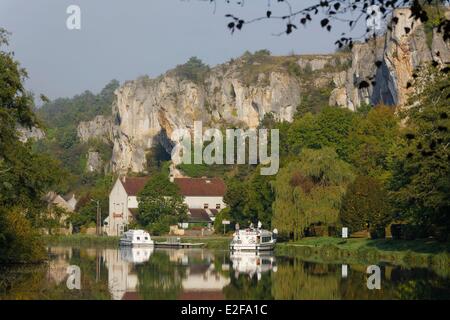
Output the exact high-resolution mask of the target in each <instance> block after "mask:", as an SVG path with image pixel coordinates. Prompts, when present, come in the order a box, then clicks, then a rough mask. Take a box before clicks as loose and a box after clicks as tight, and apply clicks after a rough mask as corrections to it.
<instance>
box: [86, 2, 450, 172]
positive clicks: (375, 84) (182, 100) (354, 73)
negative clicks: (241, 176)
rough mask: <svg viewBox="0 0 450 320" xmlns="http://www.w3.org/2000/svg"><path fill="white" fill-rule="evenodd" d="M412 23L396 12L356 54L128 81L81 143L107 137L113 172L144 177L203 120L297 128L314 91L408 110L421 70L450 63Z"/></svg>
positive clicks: (445, 47) (344, 102)
mask: <svg viewBox="0 0 450 320" xmlns="http://www.w3.org/2000/svg"><path fill="white" fill-rule="evenodd" d="M410 16H411V14H410V11H409V10H408V9H399V10H396V11H395V13H394V17H396V18H397V19H396V20H398V21H397V23H395V24H392V25H391V29H390V30H389V31H388V32H387V34H385V35H384V36H382V37H378V38H377V39H376V40H374V41H370V42H368V43H359V44H358V43H357V44H355V45H354V46H353V48H352V52H351V55H350V54H347V53H345V52H344V53H336V54H330V55H308V56H297V57H296V56H290V57H278V58H273V59H266V60H262V61H265V62H261V61H259V60H257V61H256V60H251V59H250V58H244V56H243V57H242V58H239V59H236V60H233V61H230V62H228V63H225V64H222V65H218V66H216V67H214V68H212V69H210V70H209V71H208V72H207V73H206V74H205V75H204V77H202V79H201V81H198V79H196V80H195V81H194V80H193V79H194V78H193V79H190V78H189V77H186V76H179V75H177V73H176V72H173V70H172V71H168V72H167V73H166V74H164V75H161V76H159V77H157V78H155V79H150V78H148V77H141V78H138V79H136V80H134V81H128V82H126V83H124V84H123V85H122V86H121V87H120V88H118V89H117V90H116V91H115V94H116V100H115V102H114V104H113V106H112V118H111V119H110V118H105V117H101V116H100V117H97V118H95V119H94V120H93V121H90V122H83V123H81V124H80V126H79V127H78V135H79V137H80V139H81V140H82V141H87V140H89V139H90V138H92V137H100V138H101V139H104V140H105V141H108V142H110V143H111V144H113V151H112V159H111V163H110V165H111V169H112V171H114V172H127V171H132V172H143V171H145V168H146V162H147V159H146V156H147V154H148V152H149V151H150V150H151V148H152V147H153V146H155V145H156V144H161V145H162V146H163V147H164V148H165V150H166V151H167V152H170V151H171V149H172V147H173V142H172V141H171V140H170V137H171V135H172V133H173V132H174V130H176V129H188V130H192V129H193V126H194V122H195V121H202V124H203V128H204V129H206V128H224V127H226V128H229V127H240V128H255V127H257V126H258V125H259V123H260V121H261V120H262V119H263V118H264V116H265V115H267V114H269V113H271V114H273V116H274V118H275V119H277V120H283V121H292V120H293V117H294V114H295V112H296V108H297V106H298V105H299V103H300V102H301V101H302V98H303V97H304V96H305V95H306V93H307V90H312V89H320V88H324V89H326V90H324V91H326V92H327V90H329V91H330V92H331V94H330V99H329V104H330V105H332V106H336V107H345V108H349V109H351V110H356V109H357V108H358V107H359V106H360V105H362V104H364V103H366V104H379V103H383V104H387V105H400V106H401V105H403V104H405V102H406V98H407V95H408V94H409V90H410V89H409V88H408V82H409V81H411V78H412V74H413V72H414V69H415V68H416V67H417V66H419V65H422V64H424V63H426V62H429V61H431V60H432V58H433V56H434V57H437V56H438V57H439V58H440V59H441V60H442V61H448V60H450V53H449V44H448V43H444V41H443V40H442V39H441V38H439V37H440V36H439V35H438V34H435V35H434V36H433V44H432V47H431V48H429V46H428V44H427V36H426V34H425V29H424V26H423V25H421V23H420V22H418V21H413V20H412V19H411V17H410ZM438 52H439V54H438ZM245 59H247V60H245ZM264 63H266V64H265V65H264ZM302 82H304V83H302Z"/></svg>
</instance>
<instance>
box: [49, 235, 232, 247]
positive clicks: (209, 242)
mask: <svg viewBox="0 0 450 320" xmlns="http://www.w3.org/2000/svg"><path fill="white" fill-rule="evenodd" d="M180 238H181V242H191V243H200V242H202V243H204V244H205V246H204V248H208V249H227V248H228V245H229V243H230V241H231V238H229V237H220V236H211V237H180ZM43 239H44V242H45V243H46V244H47V245H62V246H108V247H117V246H118V245H119V237H106V236H103V237H97V236H95V235H87V234H73V235H67V236H44V237H43ZM152 239H153V240H154V241H166V239H167V237H166V236H161V237H157V236H153V237H152Z"/></svg>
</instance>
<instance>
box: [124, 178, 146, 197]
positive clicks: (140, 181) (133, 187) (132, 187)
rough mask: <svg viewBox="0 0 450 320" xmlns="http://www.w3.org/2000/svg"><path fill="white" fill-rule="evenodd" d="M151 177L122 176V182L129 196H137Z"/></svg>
mask: <svg viewBox="0 0 450 320" xmlns="http://www.w3.org/2000/svg"><path fill="white" fill-rule="evenodd" d="M149 179H150V177H126V178H121V180H120V181H121V182H122V185H123V187H124V188H125V191H126V192H127V194H128V195H129V196H136V195H137V194H138V193H139V192H141V191H142V189H144V187H145V185H146V183H147V182H148V180H149Z"/></svg>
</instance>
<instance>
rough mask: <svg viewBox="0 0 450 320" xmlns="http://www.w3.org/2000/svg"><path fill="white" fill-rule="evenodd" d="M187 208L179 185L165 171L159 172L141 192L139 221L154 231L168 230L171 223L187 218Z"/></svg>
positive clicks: (162, 231)
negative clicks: (170, 179) (171, 180)
mask: <svg viewBox="0 0 450 320" xmlns="http://www.w3.org/2000/svg"><path fill="white" fill-rule="evenodd" d="M187 209H188V208H187V206H186V205H185V204H184V203H183V197H182V196H181V195H180V192H179V189H178V187H177V185H176V184H174V183H172V182H170V181H169V178H168V177H167V175H166V174H165V173H164V172H162V173H158V174H155V175H154V176H152V178H151V179H150V180H149V182H148V183H147V184H146V185H145V187H144V189H143V190H142V191H141V193H140V194H139V212H138V215H137V222H138V223H139V224H140V225H142V226H145V227H148V228H150V229H151V230H152V231H153V233H164V232H168V231H169V226H170V225H171V224H174V223H177V222H182V221H184V220H185V219H186V214H187Z"/></svg>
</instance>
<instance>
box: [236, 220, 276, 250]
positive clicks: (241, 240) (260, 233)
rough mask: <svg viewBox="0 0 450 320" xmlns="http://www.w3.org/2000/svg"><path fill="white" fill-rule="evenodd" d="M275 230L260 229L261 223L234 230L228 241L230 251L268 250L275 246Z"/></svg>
mask: <svg viewBox="0 0 450 320" xmlns="http://www.w3.org/2000/svg"><path fill="white" fill-rule="evenodd" d="M276 234H277V231H276V229H275V230H274V231H273V232H271V231H268V230H264V229H261V223H259V225H258V228H257V229H255V228H253V227H252V226H250V228H247V229H243V230H236V232H235V233H234V234H233V240H232V241H231V243H230V250H231V251H247V250H248V251H270V250H273V249H274V247H275V243H276V242H277V239H276Z"/></svg>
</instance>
